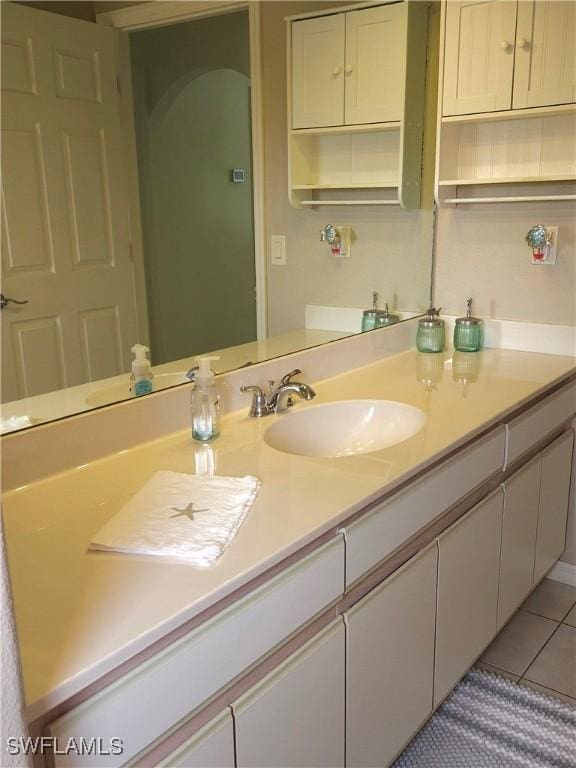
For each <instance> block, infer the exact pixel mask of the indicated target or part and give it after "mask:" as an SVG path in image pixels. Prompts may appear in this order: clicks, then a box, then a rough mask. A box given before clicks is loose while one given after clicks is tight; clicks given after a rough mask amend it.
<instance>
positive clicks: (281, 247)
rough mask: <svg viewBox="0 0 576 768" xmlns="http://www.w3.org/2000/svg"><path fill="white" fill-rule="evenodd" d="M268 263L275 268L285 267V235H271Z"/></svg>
mask: <svg viewBox="0 0 576 768" xmlns="http://www.w3.org/2000/svg"><path fill="white" fill-rule="evenodd" d="M270 246H271V247H270V251H271V256H270V261H271V263H272V264H274V265H275V266H277V267H282V266H285V264H286V236H285V235H272V237H271V238H270Z"/></svg>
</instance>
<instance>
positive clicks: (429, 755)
mask: <svg viewBox="0 0 576 768" xmlns="http://www.w3.org/2000/svg"><path fill="white" fill-rule="evenodd" d="M393 768H576V708H573V707H571V706H570V705H569V704H564V702H562V701H560V700H559V699H552V698H550V697H548V696H545V695H543V694H541V693H537V692H536V691H532V690H531V689H529V688H524V687H523V686H520V685H517V684H516V683H513V682H511V681H510V680H506V679H505V678H503V677H500V676H499V675H494V674H491V673H490V672H484V671H483V670H479V669H472V670H471V671H470V672H469V673H468V674H467V675H466V677H465V678H464V679H463V680H462V682H461V683H460V685H458V686H457V687H456V688H455V689H454V691H453V692H452V694H451V695H450V696H449V697H448V698H447V699H446V701H445V702H444V704H443V705H442V706H441V707H440V709H439V710H438V711H437V712H436V714H435V715H434V716H433V717H432V718H431V719H430V720H429V721H428V723H427V724H426V725H425V726H424V728H422V730H421V731H420V733H419V734H418V735H417V736H416V738H415V739H414V740H413V741H411V742H410V744H409V745H408V747H407V748H406V749H405V750H404V752H403V753H402V754H401V755H400V757H399V758H398V759H397V760H396V762H395V763H394V765H393Z"/></svg>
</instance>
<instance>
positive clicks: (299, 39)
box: [292, 14, 345, 128]
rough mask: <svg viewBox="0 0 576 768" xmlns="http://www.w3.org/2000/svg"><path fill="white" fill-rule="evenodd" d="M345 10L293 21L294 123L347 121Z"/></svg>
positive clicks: (299, 125)
mask: <svg viewBox="0 0 576 768" xmlns="http://www.w3.org/2000/svg"><path fill="white" fill-rule="evenodd" d="M344 30H345V20H344V14H336V15H334V16H323V17H320V18H317V19H304V20H302V21H296V22H294V24H292V127H293V128H316V127H322V126H329V125H342V124H343V122H344Z"/></svg>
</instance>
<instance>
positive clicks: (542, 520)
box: [534, 430, 574, 584]
mask: <svg viewBox="0 0 576 768" xmlns="http://www.w3.org/2000/svg"><path fill="white" fill-rule="evenodd" d="M573 446H574V432H573V430H570V431H569V432H567V433H566V434H564V435H562V436H561V437H559V438H558V440H556V441H555V442H554V443H552V445H551V446H550V447H549V448H547V449H546V450H545V451H544V453H543V454H542V478H541V481H540V509H539V514H538V534H537V537H536V562H535V564H534V584H537V583H538V582H539V581H540V579H542V577H543V576H545V575H546V573H547V572H548V571H549V570H550V568H552V566H553V565H554V563H555V562H556V561H557V560H558V558H559V557H560V555H561V554H562V552H563V551H564V546H565V543H566V518H567V516H568V498H569V495H570V475H571V470H572V450H573Z"/></svg>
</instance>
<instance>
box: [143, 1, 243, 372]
mask: <svg viewBox="0 0 576 768" xmlns="http://www.w3.org/2000/svg"><path fill="white" fill-rule="evenodd" d="M130 59H131V71H132V89H133V103H134V122H135V133H136V145H137V157H138V176H139V186H140V201H141V221H142V233H143V251H144V264H145V273H146V294H147V307H148V318H149V330H150V345H151V351H152V361H153V363H154V364H160V363H164V362H169V361H172V360H177V359H181V358H185V357H190V356H192V355H196V354H200V353H202V352H205V351H206V350H209V349H220V348H223V347H230V346H235V345H237V344H242V343H245V342H249V341H254V340H256V338H257V322H256V316H257V307H256V273H255V256H254V251H255V248H254V220H253V192H252V148H251V103H250V96H251V87H250V30H249V19H248V12H247V11H246V10H242V11H236V12H233V13H227V14H222V15H217V16H211V17H207V18H200V19H195V20H191V21H185V22H181V23H179V24H175V25H171V26H164V27H159V28H152V29H146V30H143V31H134V32H132V33H130Z"/></svg>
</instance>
